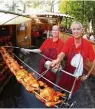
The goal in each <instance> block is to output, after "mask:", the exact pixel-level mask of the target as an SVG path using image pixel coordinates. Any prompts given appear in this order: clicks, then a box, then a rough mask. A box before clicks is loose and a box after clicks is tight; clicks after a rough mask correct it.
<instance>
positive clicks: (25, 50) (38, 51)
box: [21, 48, 42, 54]
mask: <svg viewBox="0 0 95 109" xmlns="http://www.w3.org/2000/svg"><path fill="white" fill-rule="evenodd" d="M21 52H22V53H24V54H28V53H29V52H33V53H41V52H42V51H41V50H40V49H24V48H22V49H21Z"/></svg>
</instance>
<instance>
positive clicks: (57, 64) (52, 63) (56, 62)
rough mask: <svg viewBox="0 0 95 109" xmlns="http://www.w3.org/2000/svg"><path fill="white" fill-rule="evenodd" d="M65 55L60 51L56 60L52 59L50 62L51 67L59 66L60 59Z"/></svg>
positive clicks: (56, 67)
mask: <svg viewBox="0 0 95 109" xmlns="http://www.w3.org/2000/svg"><path fill="white" fill-rule="evenodd" d="M64 57H65V53H63V52H61V53H60V54H59V55H58V56H57V59H56V60H53V61H52V62H51V64H50V66H51V67H52V68H53V69H58V68H59V67H60V64H61V61H62V60H63V59H64Z"/></svg>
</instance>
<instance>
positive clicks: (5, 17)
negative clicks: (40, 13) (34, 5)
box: [0, 10, 31, 25]
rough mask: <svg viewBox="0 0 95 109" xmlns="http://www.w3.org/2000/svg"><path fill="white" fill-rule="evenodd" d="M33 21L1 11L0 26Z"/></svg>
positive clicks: (26, 17) (24, 16) (23, 16)
mask: <svg viewBox="0 0 95 109" xmlns="http://www.w3.org/2000/svg"><path fill="white" fill-rule="evenodd" d="M28 20H31V18H30V17H28V16H26V15H23V14H17V13H13V12H9V11H5V10H0V25H10V24H11V25H14V24H20V23H23V22H26V21H28Z"/></svg>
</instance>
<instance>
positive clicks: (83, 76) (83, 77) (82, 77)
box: [79, 75, 88, 81]
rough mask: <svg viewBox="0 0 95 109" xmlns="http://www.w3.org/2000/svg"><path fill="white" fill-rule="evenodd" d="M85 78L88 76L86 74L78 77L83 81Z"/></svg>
mask: <svg viewBox="0 0 95 109" xmlns="http://www.w3.org/2000/svg"><path fill="white" fill-rule="evenodd" d="M87 78H88V76H87V75H82V76H81V77H80V78H79V79H80V80H81V81H84V80H86V79H87Z"/></svg>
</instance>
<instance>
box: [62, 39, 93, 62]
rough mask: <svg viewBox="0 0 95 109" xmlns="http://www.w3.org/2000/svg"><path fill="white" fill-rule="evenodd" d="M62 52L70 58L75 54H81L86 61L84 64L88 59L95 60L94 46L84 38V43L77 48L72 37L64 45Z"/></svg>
mask: <svg viewBox="0 0 95 109" xmlns="http://www.w3.org/2000/svg"><path fill="white" fill-rule="evenodd" d="M62 52H64V53H65V54H66V56H67V57H68V56H70V55H71V54H72V53H73V52H74V53H75V54H78V53H81V54H82V56H83V59H84V62H85V61H86V59H87V58H88V59H89V60H90V61H93V60H94V59H95V53H94V49H93V46H92V44H91V43H90V42H89V41H88V40H86V39H84V38H82V43H81V44H80V45H79V46H78V47H77V48H76V47H75V44H74V38H73V37H70V38H69V39H68V40H67V41H66V42H65V44H64V47H63V49H62Z"/></svg>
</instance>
